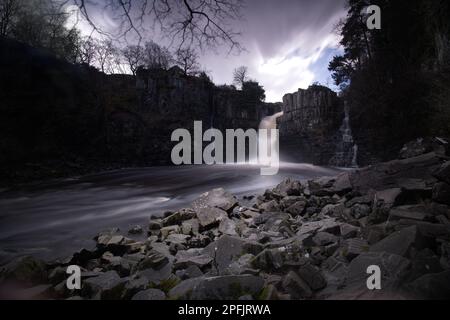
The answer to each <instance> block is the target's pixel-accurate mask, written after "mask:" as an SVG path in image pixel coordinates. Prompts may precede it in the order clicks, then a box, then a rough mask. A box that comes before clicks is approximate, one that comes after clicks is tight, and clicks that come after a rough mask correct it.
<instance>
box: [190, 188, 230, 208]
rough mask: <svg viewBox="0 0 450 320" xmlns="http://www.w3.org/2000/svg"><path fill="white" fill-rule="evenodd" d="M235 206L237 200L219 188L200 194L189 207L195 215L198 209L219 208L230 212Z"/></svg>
mask: <svg viewBox="0 0 450 320" xmlns="http://www.w3.org/2000/svg"><path fill="white" fill-rule="evenodd" d="M237 204H238V201H237V199H236V198H235V197H234V196H233V195H232V194H231V193H229V192H227V191H225V190H224V189H223V188H219V189H214V190H212V191H209V192H206V193H204V194H202V195H201V196H200V197H199V198H197V199H196V200H194V202H193V203H192V205H191V207H192V209H193V210H194V211H195V212H197V214H198V210H199V209H204V208H219V209H222V210H224V211H227V212H230V211H231V210H232V209H233V208H234V207H235V206H236V205H237Z"/></svg>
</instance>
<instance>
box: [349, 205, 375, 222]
mask: <svg viewBox="0 0 450 320" xmlns="http://www.w3.org/2000/svg"><path fill="white" fill-rule="evenodd" d="M370 212H371V209H370V207H369V206H368V205H366V204H355V205H354V206H353V207H352V208H351V214H352V216H353V217H355V219H361V218H363V217H367V216H368V215H369V214H370Z"/></svg>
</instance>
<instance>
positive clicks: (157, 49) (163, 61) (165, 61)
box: [144, 41, 173, 70]
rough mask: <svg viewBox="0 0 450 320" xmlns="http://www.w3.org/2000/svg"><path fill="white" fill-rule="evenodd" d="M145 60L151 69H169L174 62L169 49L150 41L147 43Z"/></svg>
mask: <svg viewBox="0 0 450 320" xmlns="http://www.w3.org/2000/svg"><path fill="white" fill-rule="evenodd" d="M144 62H145V66H146V67H147V68H149V69H164V70H167V69H168V68H169V67H170V65H171V64H172V62H173V57H172V54H171V53H170V51H169V49H167V48H165V47H161V46H159V45H158V44H157V43H155V42H153V41H149V42H147V43H146V44H145V49H144Z"/></svg>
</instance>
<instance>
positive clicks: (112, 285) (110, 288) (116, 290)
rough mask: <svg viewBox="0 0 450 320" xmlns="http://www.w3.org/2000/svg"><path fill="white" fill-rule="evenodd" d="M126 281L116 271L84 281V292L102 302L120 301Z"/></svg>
mask: <svg viewBox="0 0 450 320" xmlns="http://www.w3.org/2000/svg"><path fill="white" fill-rule="evenodd" d="M125 283H126V279H121V278H120V276H119V274H118V273H117V272H116V271H108V272H105V273H103V274H101V275H99V276H98V277H93V278H89V279H86V280H84V281H83V292H84V293H86V294H88V295H90V296H91V297H95V296H97V297H99V298H101V299H102V300H118V299H120V298H121V296H122V291H123V288H124V287H125Z"/></svg>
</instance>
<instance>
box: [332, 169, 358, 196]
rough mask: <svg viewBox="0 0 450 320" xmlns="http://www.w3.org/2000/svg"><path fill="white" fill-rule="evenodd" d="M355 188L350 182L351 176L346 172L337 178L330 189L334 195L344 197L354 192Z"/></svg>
mask: <svg viewBox="0 0 450 320" xmlns="http://www.w3.org/2000/svg"><path fill="white" fill-rule="evenodd" d="M352 188H353V186H352V183H351V181H350V174H349V173H347V172H345V173H342V174H340V175H339V176H337V178H336V181H335V182H334V183H333V185H332V186H331V188H330V191H331V192H332V193H336V194H338V195H344V194H346V193H348V192H350V191H351V190H352Z"/></svg>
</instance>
